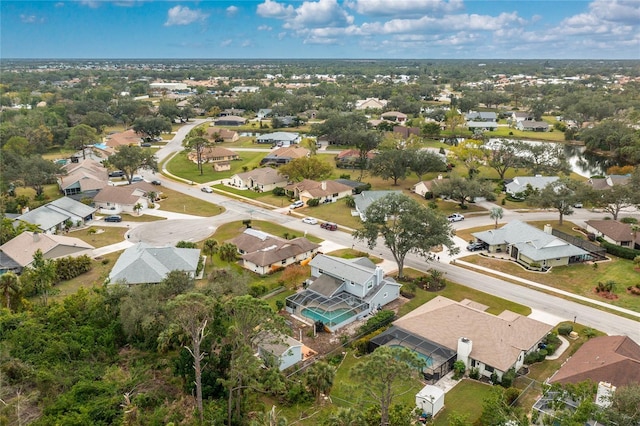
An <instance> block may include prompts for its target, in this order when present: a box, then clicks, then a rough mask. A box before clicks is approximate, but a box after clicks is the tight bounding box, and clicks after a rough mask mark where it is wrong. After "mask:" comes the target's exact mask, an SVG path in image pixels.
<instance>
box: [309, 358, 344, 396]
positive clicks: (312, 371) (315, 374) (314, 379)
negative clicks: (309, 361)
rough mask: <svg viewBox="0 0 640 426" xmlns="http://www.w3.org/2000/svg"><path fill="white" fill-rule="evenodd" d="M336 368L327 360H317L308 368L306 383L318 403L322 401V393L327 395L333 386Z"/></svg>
mask: <svg viewBox="0 0 640 426" xmlns="http://www.w3.org/2000/svg"><path fill="white" fill-rule="evenodd" d="M335 375H336V369H335V368H334V367H332V366H331V365H329V364H327V363H326V362H316V363H315V364H313V365H312V366H311V367H309V369H308V370H307V372H306V374H305V378H304V380H305V383H306V384H307V387H308V388H309V389H310V390H311V393H312V394H313V395H314V396H315V398H316V403H318V402H320V396H321V395H322V394H325V395H327V394H328V393H329V391H330V390H331V387H332V386H333V379H334V378H335Z"/></svg>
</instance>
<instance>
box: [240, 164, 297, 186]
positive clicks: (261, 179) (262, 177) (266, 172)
mask: <svg viewBox="0 0 640 426" xmlns="http://www.w3.org/2000/svg"><path fill="white" fill-rule="evenodd" d="M236 176H237V177H238V178H239V179H241V180H243V181H244V180H247V179H252V180H253V181H254V182H257V183H258V184H263V185H266V184H271V183H276V182H286V181H287V178H286V177H285V176H283V175H281V174H280V172H279V171H277V170H276V169H272V168H271V167H260V168H257V169H254V170H251V171H248V172H243V173H238V174H237V175H236Z"/></svg>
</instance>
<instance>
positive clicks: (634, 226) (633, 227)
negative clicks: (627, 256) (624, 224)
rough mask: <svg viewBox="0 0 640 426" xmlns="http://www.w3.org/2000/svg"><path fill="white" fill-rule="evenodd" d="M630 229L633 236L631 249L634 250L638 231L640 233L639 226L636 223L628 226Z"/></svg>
mask: <svg viewBox="0 0 640 426" xmlns="http://www.w3.org/2000/svg"><path fill="white" fill-rule="evenodd" d="M630 227H631V234H632V235H633V241H631V248H632V249H634V248H636V244H637V243H636V240H637V239H638V231H640V225H638V224H636V223H632V224H631V225H630Z"/></svg>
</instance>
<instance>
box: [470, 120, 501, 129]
mask: <svg viewBox="0 0 640 426" xmlns="http://www.w3.org/2000/svg"><path fill="white" fill-rule="evenodd" d="M467 128H468V129H469V130H488V131H493V130H498V123H496V122H495V121H467Z"/></svg>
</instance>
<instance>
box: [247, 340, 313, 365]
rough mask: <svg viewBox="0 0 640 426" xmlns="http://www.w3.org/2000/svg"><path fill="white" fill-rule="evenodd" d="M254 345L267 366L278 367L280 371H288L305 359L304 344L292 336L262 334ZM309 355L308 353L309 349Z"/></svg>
mask: <svg viewBox="0 0 640 426" xmlns="http://www.w3.org/2000/svg"><path fill="white" fill-rule="evenodd" d="M262 334H263V335H259V336H258V339H256V340H257V341H256V342H254V344H255V345H256V346H257V349H258V355H259V356H260V357H261V358H262V359H264V360H265V362H266V363H267V364H271V365H274V364H275V365H276V366H277V367H278V369H279V370H280V371H283V370H286V369H287V368H289V367H292V366H294V365H296V364H297V363H299V362H300V361H303V360H304V358H305V351H304V348H306V347H305V346H304V344H303V343H302V342H300V341H298V340H296V339H294V338H293V337H291V336H286V335H281V336H276V335H273V334H271V333H262ZM306 349H307V353H308V350H309V349H308V348H306Z"/></svg>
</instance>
